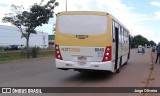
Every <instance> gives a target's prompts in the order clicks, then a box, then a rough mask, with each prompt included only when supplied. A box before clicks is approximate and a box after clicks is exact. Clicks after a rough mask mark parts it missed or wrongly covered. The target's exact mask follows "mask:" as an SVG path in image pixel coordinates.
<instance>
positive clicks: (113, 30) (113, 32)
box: [112, 21, 115, 42]
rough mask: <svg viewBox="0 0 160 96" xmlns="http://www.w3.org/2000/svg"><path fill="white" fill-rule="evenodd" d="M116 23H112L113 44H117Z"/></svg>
mask: <svg viewBox="0 0 160 96" xmlns="http://www.w3.org/2000/svg"><path fill="white" fill-rule="evenodd" d="M114 24H115V22H114V21H112V37H113V42H115V25H114Z"/></svg>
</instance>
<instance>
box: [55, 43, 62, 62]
mask: <svg viewBox="0 0 160 96" xmlns="http://www.w3.org/2000/svg"><path fill="white" fill-rule="evenodd" d="M55 56H56V58H57V59H60V60H63V59H62V55H61V52H60V49H59V45H57V44H55Z"/></svg>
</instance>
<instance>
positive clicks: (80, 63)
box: [78, 62, 86, 66]
mask: <svg viewBox="0 0 160 96" xmlns="http://www.w3.org/2000/svg"><path fill="white" fill-rule="evenodd" d="M78 64H79V65H80V66H83V65H85V64H86V62H78Z"/></svg>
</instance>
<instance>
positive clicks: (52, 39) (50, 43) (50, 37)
mask: <svg viewBox="0 0 160 96" xmlns="http://www.w3.org/2000/svg"><path fill="white" fill-rule="evenodd" d="M48 39H49V40H48V45H49V48H53V47H54V39H55V35H48Z"/></svg>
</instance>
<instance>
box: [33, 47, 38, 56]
mask: <svg viewBox="0 0 160 96" xmlns="http://www.w3.org/2000/svg"><path fill="white" fill-rule="evenodd" d="M38 54H39V47H32V48H31V56H32V58H37V56H38Z"/></svg>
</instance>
